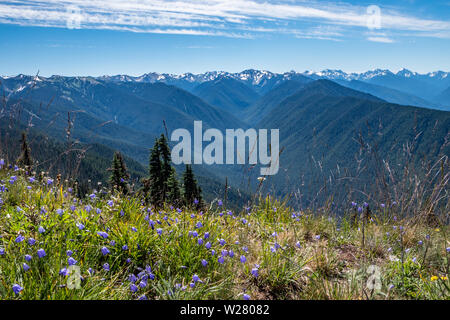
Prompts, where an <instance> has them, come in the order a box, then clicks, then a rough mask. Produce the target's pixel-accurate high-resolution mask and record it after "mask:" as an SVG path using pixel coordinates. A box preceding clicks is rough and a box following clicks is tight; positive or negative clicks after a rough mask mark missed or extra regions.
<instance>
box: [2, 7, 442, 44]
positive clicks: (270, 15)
mask: <svg viewBox="0 0 450 320" xmlns="http://www.w3.org/2000/svg"><path fill="white" fill-rule="evenodd" d="M399 12H400V10H397V11H395V10H393V9H392V8H389V9H383V8H381V16H380V20H379V22H380V26H379V27H380V28H381V29H383V30H386V29H387V30H389V31H390V34H391V36H393V35H395V34H397V35H398V36H404V35H414V33H420V35H421V36H425V37H438V38H450V34H449V30H450V22H449V21H441V20H433V19H422V18H418V17H414V16H408V15H404V14H401V13H399ZM370 19H371V16H370V14H368V13H367V8H366V7H363V6H356V5H350V4H344V3H342V2H338V3H337V2H336V3H330V2H326V3H325V2H300V1H260V0H190V1H189V0H128V1H122V0H48V1H40V0H11V1H2V0H0V23H10V24H20V25H24V26H46V27H60V28H65V27H68V26H69V27H74V26H75V27H78V25H79V27H80V28H90V29H110V30H122V31H130V32H147V33H170V34H188V35H215V36H225V37H237V38H252V37H255V36H257V35H256V34H260V33H271V34H275V33H292V34H293V35H294V36H295V37H303V38H317V39H327V40H341V39H342V38H343V36H344V35H345V34H344V33H345V32H347V33H351V31H352V30H354V29H355V28H359V29H361V28H364V29H367V26H368V21H369V20H370ZM304 24H306V25H307V26H306V27H305V26H304ZM311 24H312V25H316V26H317V25H320V26H322V25H328V26H330V27H340V28H341V29H340V31H339V32H337V33H338V34H326V33H327V31H326V30H325V31H320V30H319V31H314V30H313V31H311ZM286 30H288V31H286ZM328 33H330V32H328ZM367 39H368V40H369V41H379V42H388V41H391V42H393V41H394V40H392V39H391V38H387V37H369V38H367Z"/></svg>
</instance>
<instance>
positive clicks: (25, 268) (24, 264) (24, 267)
mask: <svg viewBox="0 0 450 320" xmlns="http://www.w3.org/2000/svg"><path fill="white" fill-rule="evenodd" d="M22 266H23V270H24V271H28V270H30V266H29V265H27V264H26V263H25V262H24V263H23V265H22Z"/></svg>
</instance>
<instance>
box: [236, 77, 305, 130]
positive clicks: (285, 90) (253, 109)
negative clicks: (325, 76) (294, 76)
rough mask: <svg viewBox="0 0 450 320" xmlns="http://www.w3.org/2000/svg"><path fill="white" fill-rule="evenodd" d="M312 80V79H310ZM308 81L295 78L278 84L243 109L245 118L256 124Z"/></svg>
mask: <svg viewBox="0 0 450 320" xmlns="http://www.w3.org/2000/svg"><path fill="white" fill-rule="evenodd" d="M310 81H312V80H310ZM305 84H306V83H302V82H298V81H295V80H286V81H284V82H282V83H281V84H280V85H278V86H276V87H275V88H273V89H272V90H270V91H269V92H267V93H266V94H265V95H264V96H262V97H260V98H259V99H258V100H257V101H256V102H255V103H254V104H252V105H251V106H250V107H248V108H247V109H246V110H244V111H243V113H242V114H243V119H244V120H245V121H247V122H248V123H250V124H255V123H257V122H258V121H260V120H261V119H262V118H264V116H266V115H267V114H268V113H269V112H270V111H272V109H273V108H275V107H276V106H278V104H279V103H280V102H281V101H283V100H284V99H286V98H287V97H289V96H290V95H292V94H294V93H295V92H297V91H298V90H300V89H301V88H303V87H304V86H305Z"/></svg>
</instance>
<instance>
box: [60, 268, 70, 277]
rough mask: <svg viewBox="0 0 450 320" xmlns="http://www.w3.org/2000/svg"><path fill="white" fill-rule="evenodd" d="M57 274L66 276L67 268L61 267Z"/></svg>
mask: <svg viewBox="0 0 450 320" xmlns="http://www.w3.org/2000/svg"><path fill="white" fill-rule="evenodd" d="M59 275H60V276H65V277H66V276H68V275H69V272H68V270H67V268H62V269H61V270H59Z"/></svg>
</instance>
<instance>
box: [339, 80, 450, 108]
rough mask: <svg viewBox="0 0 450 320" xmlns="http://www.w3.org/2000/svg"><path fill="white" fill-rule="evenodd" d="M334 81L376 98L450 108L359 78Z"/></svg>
mask: <svg viewBox="0 0 450 320" xmlns="http://www.w3.org/2000/svg"><path fill="white" fill-rule="evenodd" d="M335 82H337V83H339V84H340V85H342V86H345V87H348V88H352V89H355V90H358V91H361V92H366V93H370V94H372V95H374V96H376V97H378V98H381V99H383V100H386V101H388V102H392V103H397V104H402V105H407V106H416V107H424V108H431V109H441V110H450V109H449V108H446V107H444V106H441V105H440V104H438V103H435V102H430V101H426V100H424V99H422V98H419V97H417V96H414V95H412V94H408V93H405V92H402V91H399V90H395V89H391V88H388V87H384V86H380V85H376V84H371V83H367V82H364V81H360V80H351V81H347V80H335Z"/></svg>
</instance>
